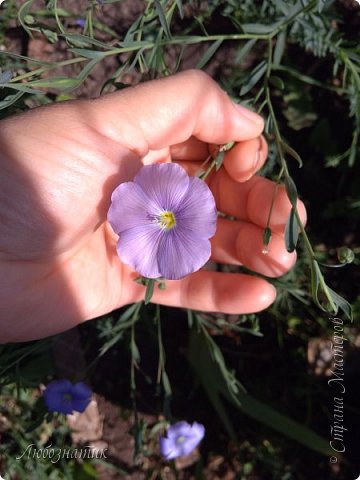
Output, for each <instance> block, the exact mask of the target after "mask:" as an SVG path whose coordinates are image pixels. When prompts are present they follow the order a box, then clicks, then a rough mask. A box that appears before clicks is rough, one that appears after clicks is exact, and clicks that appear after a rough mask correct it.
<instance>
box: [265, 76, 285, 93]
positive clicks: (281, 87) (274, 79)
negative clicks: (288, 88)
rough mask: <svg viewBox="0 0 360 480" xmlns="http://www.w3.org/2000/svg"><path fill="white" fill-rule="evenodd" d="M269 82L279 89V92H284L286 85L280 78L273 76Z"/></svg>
mask: <svg viewBox="0 0 360 480" xmlns="http://www.w3.org/2000/svg"><path fill="white" fill-rule="evenodd" d="M269 81H270V83H271V84H272V85H273V86H274V87H275V88H278V89H279V90H284V88H285V84H284V82H283V81H282V80H281V78H280V77H278V76H276V75H273V76H271V77H270V78H269Z"/></svg>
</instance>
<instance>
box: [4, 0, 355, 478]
mask: <svg viewBox="0 0 360 480" xmlns="http://www.w3.org/2000/svg"><path fill="white" fill-rule="evenodd" d="M359 32H360V6H359V4H358V3H357V2H356V1H355V0H337V1H327V0H326V1H324V0H312V1H311V0H287V1H285V0H264V1H258V0H251V1H250V0H243V1H241V2H239V1H235V0H232V1H221V0H208V1H206V0H204V1H201V0H194V1H181V0H176V1H175V0H174V1H173V0H148V1H141V0H133V1H131V0H103V1H100V0H99V1H95V0H79V1H78V2H76V3H75V2H72V1H71V0H63V1H60V0H59V1H58V0H48V1H43V0H28V1H26V2H22V1H20V0H19V1H18V0H5V2H3V3H2V5H1V7H0V68H1V73H0V118H4V117H7V116H9V115H12V114H15V113H17V112H20V111H24V110H27V109H29V108H34V107H35V106H39V105H43V104H48V103H52V102H60V101H66V100H69V99H75V98H89V97H94V96H98V95H100V94H106V93H107V92H111V91H114V90H117V89H121V88H125V87H127V86H129V85H134V84H136V83H138V82H141V81H145V80H148V79H153V78H158V77H162V76H165V75H170V74H172V73H175V72H177V71H180V70H184V69H188V68H200V69H203V70H205V71H206V72H208V73H209V74H210V75H211V76H212V77H213V78H214V79H215V80H216V81H217V82H219V84H220V85H221V86H222V87H223V88H224V89H225V90H226V91H227V92H228V93H229V95H231V96H232V97H233V98H235V99H239V100H240V101H241V102H242V103H244V104H245V105H247V106H249V107H250V108H252V109H254V110H256V111H258V112H260V113H261V114H262V115H263V116H264V118H266V137H267V140H268V142H269V160H268V162H267V164H266V166H265V167H264V169H263V171H262V172H261V174H262V175H266V176H267V177H269V178H272V179H273V180H275V181H278V182H281V183H283V182H285V184H286V186H287V190H288V194H289V197H290V199H292V200H294V198H295V199H296V196H297V195H299V196H300V197H301V199H302V200H303V201H304V203H305V205H306V206H307V209H308V225H307V227H306V232H307V233H306V234H305V237H304V232H303V234H302V235H300V239H299V241H297V233H298V225H297V221H296V211H295V210H294V212H293V217H292V218H289V223H288V229H287V246H288V248H295V245H296V244H297V252H298V258H299V260H298V263H297V265H296V267H295V268H294V269H293V270H292V271H291V272H290V273H289V274H287V275H286V276H284V277H282V278H281V279H278V280H274V284H275V285H276V287H277V290H278V297H277V300H276V303H275V304H274V305H273V306H272V307H271V308H270V309H268V310H267V311H266V312H262V313H261V314H257V315H247V316H244V315H241V316H226V315H209V314H203V313H201V312H183V311H179V310H171V309H166V308H161V311H160V309H159V308H158V307H156V306H146V307H145V306H143V305H138V306H132V307H130V308H128V309H123V310H121V311H118V312H113V313H112V314H111V315H108V316H106V317H103V318H100V319H97V320H96V321H94V322H89V323H87V324H84V325H82V326H80V327H78V328H77V329H75V330H74V331H71V332H69V333H65V334H63V335H58V336H56V337H52V338H48V339H44V340H40V341H36V342H30V343H27V344H11V345H4V346H1V347H0V474H2V475H3V476H5V478H6V479H10V478H11V479H23V478H24V479H28V478H34V479H35V478H36V479H39V478H40V479H42V478H50V479H63V478H69V479H72V478H76V479H77V478H79V479H91V478H100V479H105V480H106V479H108V478H109V479H110V478H129V479H137V478H149V479H150V478H152V479H155V478H159V479H160V478H164V479H165V478H166V479H167V478H179V479H193V478H194V479H195V478H196V479H198V478H199V479H207V478H209V479H222V478H225V479H229V480H230V479H241V480H267V479H274V480H278V479H281V480H292V479H304V480H305V479H306V480H308V479H313V478H314V479H315V478H316V479H319V480H321V479H324V480H325V479H331V478H334V479H340V480H342V479H346V480H347V479H353V478H356V477H357V475H358V474H359V472H360V463H359V455H358V449H359V445H360V433H359V432H360V416H359V400H360V392H359V387H358V385H359V380H358V379H359V374H360V363H359V357H360V353H359V352H360V351H359V346H360V336H359V329H358V326H357V324H356V321H355V322H352V321H351V320H350V317H351V316H352V315H351V312H350V306H349V304H348V303H347V302H350V303H351V304H352V308H353V317H354V318H355V319H356V318H357V317H358V314H359V310H360V297H359V291H358V285H359V283H360V282H359V280H360V275H359V269H358V265H359V251H360V249H359V242H358V236H357V233H358V231H359V209H360V195H359V193H360V182H359V132H360V34H359ZM179 101H181V92H179ZM300 165H302V166H301V168H299V167H300ZM295 185H296V187H295ZM293 203H294V202H293ZM269 207H270V206H269ZM269 235H270V232H269V231H267V232H264V240H265V243H266V242H267V240H268V238H269ZM349 249H351V250H349ZM352 252H353V253H352ZM324 265H328V266H324ZM329 265H330V266H329ZM335 265H342V266H343V267H342V268H331V266H335ZM216 268H229V267H220V266H216ZM335 292H336V293H335ZM345 299H346V300H345ZM336 311H337V312H338V313H337V315H338V317H339V318H341V319H342V321H343V324H344V336H345V337H346V338H347V342H345V347H344V356H345V365H346V367H345V386H346V392H345V394H344V412H343V416H344V426H345V427H346V428H347V431H346V432H345V434H344V441H345V445H346V451H345V453H344V455H343V456H342V457H341V458H340V456H339V459H338V460H339V461H338V462H336V463H331V462H330V460H329V459H330V457H331V455H333V454H334V452H333V451H332V450H331V448H330V447H329V441H330V439H331V432H330V429H331V426H332V425H333V422H334V418H333V415H334V412H333V409H334V405H333V397H334V391H333V390H332V389H331V387H330V386H329V385H328V380H329V378H330V377H331V369H332V368H333V363H332V362H333V358H332V352H331V349H330V345H331V341H332V337H333V334H334V329H333V324H332V323H331V321H330V318H331V317H334V315H335V312H336ZM165 359H166V362H165ZM74 367H76V368H74ZM62 377H67V378H70V379H71V380H73V381H79V380H82V381H86V382H87V383H89V384H90V385H91V386H92V388H93V390H94V392H95V397H94V398H95V404H94V406H93V408H94V412H93V415H92V418H88V419H86V418H85V425H89V428H88V429H87V428H86V427H84V425H82V426H81V427H79V425H77V429H78V430H80V435H78V436H76V435H74V432H73V431H72V430H73V427H74V425H73V424H72V423H71V422H69V420H68V419H66V418H63V417H61V416H56V415H55V416H50V415H49V414H48V413H47V412H46V410H45V408H44V404H43V401H42V397H41V385H45V384H46V383H48V382H49V381H50V380H51V379H53V378H62ZM175 419H186V420H188V421H193V420H196V421H198V422H200V423H203V424H204V425H205V427H206V430H207V435H206V438H205V440H204V442H203V444H202V446H201V456H200V455H199V454H198V453H197V454H195V455H194V457H193V458H190V459H188V460H187V461H183V462H182V461H179V462H176V463H175V464H173V465H171V466H169V465H167V464H166V463H165V462H163V461H162V460H161V459H160V456H159V452H158V447H157V436H158V432H159V431H161V429H162V428H163V426H164V421H165V420H169V421H171V420H175ZM86 422H87V423H86ZM87 430H88V431H87ZM30 444H34V445H35V446H36V448H44V447H46V446H48V445H52V447H53V448H65V447H66V448H76V446H77V445H79V444H86V445H91V448H94V449H96V448H97V449H101V448H108V455H107V459H106V460H104V459H101V460H99V459H92V460H79V459H68V458H65V459H61V460H60V461H59V462H56V463H52V462H51V461H50V460H49V459H36V458H27V456H26V455H24V456H22V457H21V458H17V457H20V456H21V455H22V453H23V452H24V451H25V449H26V448H27V446H28V445H30Z"/></svg>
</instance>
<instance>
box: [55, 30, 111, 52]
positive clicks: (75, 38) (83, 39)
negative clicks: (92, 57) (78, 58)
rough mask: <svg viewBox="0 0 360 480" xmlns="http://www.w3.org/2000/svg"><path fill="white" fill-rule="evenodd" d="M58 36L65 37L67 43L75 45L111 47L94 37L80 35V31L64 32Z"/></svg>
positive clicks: (108, 48) (109, 48) (105, 48)
mask: <svg viewBox="0 0 360 480" xmlns="http://www.w3.org/2000/svg"><path fill="white" fill-rule="evenodd" d="M59 37H61V38H64V39H66V40H67V41H68V42H69V43H71V44H72V45H74V46H76V47H80V48H82V47H89V46H91V45H94V46H95V47H99V48H103V49H104V50H111V49H112V48H113V47H112V46H110V45H109V44H107V43H104V42H100V41H99V40H96V39H95V38H91V37H88V36H86V35H81V34H80V33H66V34H61V35H59Z"/></svg>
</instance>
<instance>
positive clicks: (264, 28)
mask: <svg viewBox="0 0 360 480" xmlns="http://www.w3.org/2000/svg"><path fill="white" fill-rule="evenodd" d="M279 24H280V22H276V23H273V24H272V25H261V24H259V23H243V24H242V25H241V26H242V29H243V31H244V32H245V33H250V34H251V33H259V34H260V35H261V34H264V35H267V34H269V33H272V32H273V31H274V30H275V29H276V28H277V27H278V26H279Z"/></svg>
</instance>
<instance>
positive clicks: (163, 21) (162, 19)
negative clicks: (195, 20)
mask: <svg viewBox="0 0 360 480" xmlns="http://www.w3.org/2000/svg"><path fill="white" fill-rule="evenodd" d="M154 5H155V9H156V12H157V14H158V17H159V20H160V23H161V26H162V28H163V29H164V32H165V35H166V36H167V38H168V39H169V40H171V32H170V27H169V24H168V22H167V20H166V16H165V12H164V10H163V7H162V5H161V3H160V1H159V0H154Z"/></svg>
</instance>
